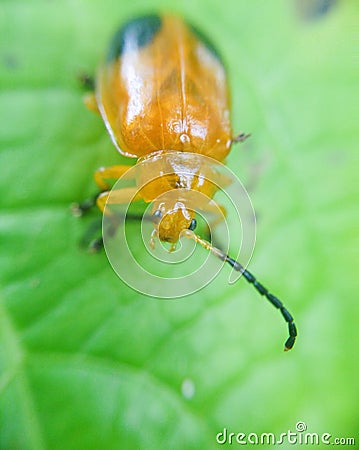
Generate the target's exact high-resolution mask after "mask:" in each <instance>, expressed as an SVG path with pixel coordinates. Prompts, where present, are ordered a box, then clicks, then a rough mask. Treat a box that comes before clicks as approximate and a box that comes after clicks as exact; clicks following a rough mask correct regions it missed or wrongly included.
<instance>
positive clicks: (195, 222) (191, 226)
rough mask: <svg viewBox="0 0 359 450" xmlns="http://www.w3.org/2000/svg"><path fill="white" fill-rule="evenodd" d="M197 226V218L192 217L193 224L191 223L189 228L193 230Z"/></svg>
mask: <svg viewBox="0 0 359 450" xmlns="http://www.w3.org/2000/svg"><path fill="white" fill-rule="evenodd" d="M196 226H197V220H196V219H192V220H191V224H190V226H189V227H188V229H189V230H191V231H193V230H195V229H196Z"/></svg>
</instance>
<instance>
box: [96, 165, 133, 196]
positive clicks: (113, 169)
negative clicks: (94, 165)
mask: <svg viewBox="0 0 359 450" xmlns="http://www.w3.org/2000/svg"><path fill="white" fill-rule="evenodd" d="M131 167H132V166H125V165H121V166H109V167H100V168H98V169H97V170H96V172H95V173H94V179H95V183H96V184H97V186H98V187H99V188H100V189H101V191H106V190H108V189H109V188H110V187H111V185H110V184H108V183H107V182H106V181H105V180H106V179H113V180H118V179H119V178H121V177H122V176H123V175H124V174H125V173H126V172H127V171H128V170H129V169H130V168H131Z"/></svg>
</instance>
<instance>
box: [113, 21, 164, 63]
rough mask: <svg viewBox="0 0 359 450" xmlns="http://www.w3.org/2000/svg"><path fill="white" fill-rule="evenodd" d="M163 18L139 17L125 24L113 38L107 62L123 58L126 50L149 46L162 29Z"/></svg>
mask: <svg viewBox="0 0 359 450" xmlns="http://www.w3.org/2000/svg"><path fill="white" fill-rule="evenodd" d="M161 24H162V21H161V18H160V16H158V15H156V14H149V15H146V16H141V17H137V18H136V19H132V20H130V21H129V22H127V23H125V25H124V26H123V27H121V28H120V29H119V30H118V31H117V32H116V33H115V35H114V36H113V38H112V41H111V43H110V46H109V50H108V53H107V62H111V61H113V60H114V59H116V58H118V57H119V56H121V54H122V53H123V52H124V51H126V49H135V48H140V47H143V46H144V45H146V44H149V43H150V42H151V41H152V39H153V37H154V36H155V34H156V33H157V31H158V30H159V29H160V28H161Z"/></svg>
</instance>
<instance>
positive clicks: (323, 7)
mask: <svg viewBox="0 0 359 450" xmlns="http://www.w3.org/2000/svg"><path fill="white" fill-rule="evenodd" d="M295 3H296V9H297V11H298V14H299V16H300V18H301V19H302V20H307V21H314V20H319V19H322V18H323V17H324V16H326V15H327V14H328V13H329V12H330V10H331V9H332V8H333V6H334V5H335V4H336V3H337V0H295Z"/></svg>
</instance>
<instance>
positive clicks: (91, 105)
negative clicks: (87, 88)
mask: <svg viewBox="0 0 359 450" xmlns="http://www.w3.org/2000/svg"><path fill="white" fill-rule="evenodd" d="M82 101H83V102H84V104H85V106H86V108H87V109H89V110H90V111H92V112H94V113H96V114H100V111H99V109H98V106H97V100H96V97H95V93H94V92H88V93H87V94H85V95H84V96H83V97H82Z"/></svg>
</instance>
